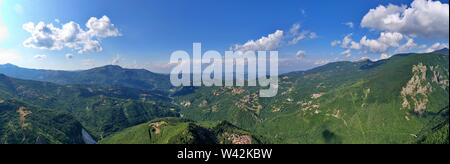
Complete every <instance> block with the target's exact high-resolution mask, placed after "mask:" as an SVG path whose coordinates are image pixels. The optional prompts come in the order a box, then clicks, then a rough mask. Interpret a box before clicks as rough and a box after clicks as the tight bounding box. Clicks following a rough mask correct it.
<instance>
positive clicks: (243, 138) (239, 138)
mask: <svg viewBox="0 0 450 164" xmlns="http://www.w3.org/2000/svg"><path fill="white" fill-rule="evenodd" d="M224 137H225V138H226V139H227V140H228V141H230V142H231V144H252V140H253V139H252V136H250V135H239V134H230V133H225V134H224Z"/></svg>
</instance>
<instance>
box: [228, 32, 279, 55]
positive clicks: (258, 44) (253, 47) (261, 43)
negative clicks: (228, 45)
mask: <svg viewBox="0 0 450 164" xmlns="http://www.w3.org/2000/svg"><path fill="white" fill-rule="evenodd" d="M283 37H284V32H283V31H281V30H277V31H275V32H274V33H272V34H269V35H268V36H263V37H261V38H260V39H258V40H250V41H248V42H246V43H245V44H243V45H235V46H234V47H233V48H232V49H233V50H234V51H270V50H275V49H277V48H279V47H280V46H281V42H282V40H283Z"/></svg>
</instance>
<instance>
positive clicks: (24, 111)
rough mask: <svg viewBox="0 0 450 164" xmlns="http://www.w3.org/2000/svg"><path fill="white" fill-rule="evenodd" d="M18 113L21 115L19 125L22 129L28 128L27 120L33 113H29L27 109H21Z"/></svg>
mask: <svg viewBox="0 0 450 164" xmlns="http://www.w3.org/2000/svg"><path fill="white" fill-rule="evenodd" d="M17 113H19V124H20V127H21V128H22V129H24V128H26V127H28V126H29V125H28V124H27V123H26V120H27V116H28V115H30V114H31V112H30V111H28V110H27V109H26V108H25V107H20V108H19V109H18V110H17Z"/></svg>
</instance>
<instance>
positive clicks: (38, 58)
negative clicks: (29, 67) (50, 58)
mask: <svg viewBox="0 0 450 164" xmlns="http://www.w3.org/2000/svg"><path fill="white" fill-rule="evenodd" d="M33 58H34V59H36V60H45V59H47V55H34V57H33Z"/></svg>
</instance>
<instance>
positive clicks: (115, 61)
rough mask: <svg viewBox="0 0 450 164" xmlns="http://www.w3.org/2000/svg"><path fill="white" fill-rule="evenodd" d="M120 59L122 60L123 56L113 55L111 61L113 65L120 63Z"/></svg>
mask: <svg viewBox="0 0 450 164" xmlns="http://www.w3.org/2000/svg"><path fill="white" fill-rule="evenodd" d="M120 60H122V58H121V57H120V56H119V55H116V56H114V57H113V59H112V61H111V65H117V64H119V63H120Z"/></svg>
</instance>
